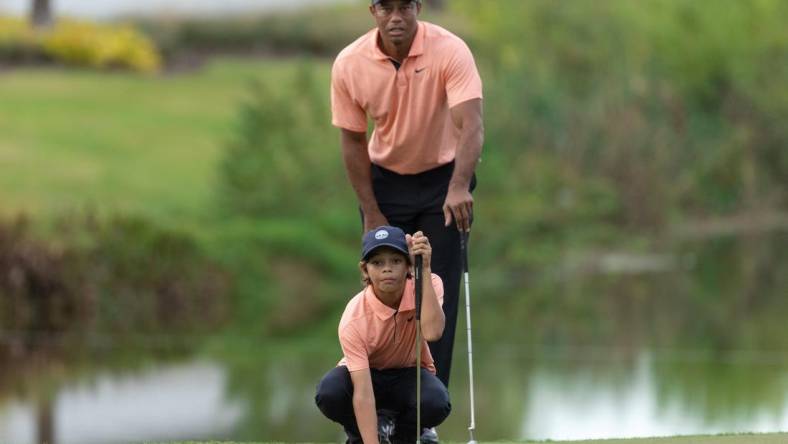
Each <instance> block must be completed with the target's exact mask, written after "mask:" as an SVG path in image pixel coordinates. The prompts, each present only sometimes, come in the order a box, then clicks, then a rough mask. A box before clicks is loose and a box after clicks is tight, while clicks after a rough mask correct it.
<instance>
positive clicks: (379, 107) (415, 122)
mask: <svg viewBox="0 0 788 444" xmlns="http://www.w3.org/2000/svg"><path fill="white" fill-rule="evenodd" d="M480 98H482V81H481V78H480V77H479V72H478V70H477V69H476V64H475V62H474V60H473V55H472V54H471V51H470V49H468V46H467V45H466V44H465V42H463V41H462V40H461V39H460V38H459V37H457V36H455V35H454V34H452V33H450V32H449V31H447V30H445V29H443V28H441V27H440V26H437V25H433V24H431V23H427V22H422V21H420V22H419V24H418V29H417V31H416V35H415V37H414V39H413V44H412V45H411V48H410V53H409V54H408V57H407V58H406V59H405V60H403V61H402V65H401V66H400V68H399V69H397V68H395V67H394V64H393V63H392V61H391V59H390V58H389V57H388V56H387V55H386V54H384V53H383V51H381V49H380V47H379V46H378V29H377V28H375V29H373V30H371V31H369V32H368V33H366V34H365V35H363V36H362V37H360V38H359V39H358V40H356V41H355V42H353V43H351V44H350V45H348V46H347V47H346V48H345V49H344V50H342V52H340V53H339V55H338V56H337V58H336V60H335V61H334V66H333V68H332V70H331V111H332V115H333V117H332V123H333V125H334V126H336V127H339V128H344V129H346V130H349V131H355V132H359V133H365V132H366V131H367V117H369V118H370V119H371V120H372V121H373V122H374V124H375V130H374V131H373V133H372V136H371V137H370V141H369V147H368V149H369V157H370V160H371V161H372V163H374V164H376V165H379V166H382V167H384V168H387V169H389V170H392V171H394V172H396V173H399V174H416V173H421V172H424V171H427V170H430V169H433V168H436V167H439V166H441V165H445V164H447V163H449V162H451V161H452V160H454V154H455V152H456V149H457V145H458V143H459V140H460V130H459V129H458V128H457V127H456V126H455V125H454V123H453V121H452V119H451V114H450V112H449V109H450V108H451V107H453V106H455V105H457V104H459V103H462V102H465V101H467V100H471V99H480Z"/></svg>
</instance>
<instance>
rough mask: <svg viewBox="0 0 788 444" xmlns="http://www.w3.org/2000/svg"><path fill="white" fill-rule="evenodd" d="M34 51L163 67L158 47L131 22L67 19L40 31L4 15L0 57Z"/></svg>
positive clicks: (147, 68) (148, 69)
mask: <svg viewBox="0 0 788 444" xmlns="http://www.w3.org/2000/svg"><path fill="white" fill-rule="evenodd" d="M30 54H32V55H41V56H43V57H44V58H47V59H52V60H55V61H57V62H61V63H65V64H68V65H75V66H87V67H93V68H127V69H132V70H135V71H140V72H145V73H152V72H156V71H158V70H159V68H160V67H161V56H160V55H159V51H158V50H157V48H156V46H155V45H154V44H153V42H152V41H151V40H150V39H148V38H147V37H146V36H144V35H143V34H141V33H140V32H139V31H137V30H136V29H134V28H133V27H132V26H130V25H115V24H107V25H104V24H97V23H91V22H86V21H77V20H69V19H64V20H60V21H58V22H57V24H55V25H54V26H53V27H52V28H49V29H44V30H41V31H36V30H33V29H32V28H31V27H30V26H29V25H28V24H27V22H25V21H23V20H20V19H12V18H2V17H0V57H2V56H6V57H11V58H14V57H16V58H19V55H30Z"/></svg>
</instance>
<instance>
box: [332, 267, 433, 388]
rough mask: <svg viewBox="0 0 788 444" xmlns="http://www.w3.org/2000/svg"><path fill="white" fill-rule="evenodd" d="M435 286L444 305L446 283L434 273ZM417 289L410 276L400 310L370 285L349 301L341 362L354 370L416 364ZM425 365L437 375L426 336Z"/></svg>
mask: <svg viewBox="0 0 788 444" xmlns="http://www.w3.org/2000/svg"><path fill="white" fill-rule="evenodd" d="M432 288H433V289H434V290H435V295H436V296H437V297H438V302H439V303H440V304H441V305H443V282H442V281H441V278H440V277H439V276H438V275H437V274H434V273H433V274H432ZM415 316H416V291H415V285H414V282H413V279H408V281H407V283H406V284H405V292H404V293H403V295H402V300H400V304H399V309H396V310H395V309H393V308H391V307H389V306H388V305H386V304H384V303H383V302H381V301H380V299H378V298H377V297H376V296H375V293H374V291H373V290H372V286H371V285H368V286H367V288H365V289H364V291H362V292H361V293H359V294H357V295H356V296H355V297H354V298H353V299H351V300H350V302H348V304H347V307H345V312H344V313H343V314H342V319H341V320H340V321H339V344H340V345H341V346H342V352H343V353H344V357H343V358H342V360H341V361H339V364H338V365H344V366H347V369H348V371H351V372H354V371H358V370H364V369H368V368H374V369H378V370H383V369H389V368H408V367H415V366H416V321H415ZM421 366H422V367H424V368H426V369H427V370H429V371H430V372H431V373H432V374H435V363H434V362H433V359H432V354H430V348H429V347H428V346H427V341H426V340H424V338H422V344H421Z"/></svg>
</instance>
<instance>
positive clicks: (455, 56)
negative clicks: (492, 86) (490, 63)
mask: <svg viewBox="0 0 788 444" xmlns="http://www.w3.org/2000/svg"><path fill="white" fill-rule="evenodd" d="M445 76H446V96H447V98H448V104H449V108H451V107H453V106H455V105H457V104H459V103H462V102H465V101H467V100H471V99H481V98H482V79H481V77H479V71H478V70H477V69H476V62H475V61H474V60H473V54H471V50H470V48H468V45H466V44H465V42H463V41H462V40H459V39H458V40H457V42H456V45H455V46H454V48H452V51H451V54H450V55H449V56H448V60H447V62H446V71H445Z"/></svg>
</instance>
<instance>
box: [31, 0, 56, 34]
mask: <svg viewBox="0 0 788 444" xmlns="http://www.w3.org/2000/svg"><path fill="white" fill-rule="evenodd" d="M30 22H31V23H32V24H33V27H36V28H45V27H48V26H50V25H51V24H52V2H51V1H50V0H33V5H32V8H31V12H30Z"/></svg>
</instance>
